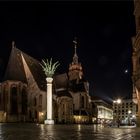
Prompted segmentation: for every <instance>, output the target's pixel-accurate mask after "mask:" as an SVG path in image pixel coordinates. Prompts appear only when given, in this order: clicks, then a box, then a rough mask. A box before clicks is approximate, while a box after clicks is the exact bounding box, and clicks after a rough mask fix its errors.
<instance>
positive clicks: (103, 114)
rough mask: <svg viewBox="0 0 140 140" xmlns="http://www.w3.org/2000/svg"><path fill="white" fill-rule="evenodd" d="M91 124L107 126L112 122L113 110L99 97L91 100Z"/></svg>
mask: <svg viewBox="0 0 140 140" xmlns="http://www.w3.org/2000/svg"><path fill="white" fill-rule="evenodd" d="M91 104H92V114H93V115H92V116H93V117H92V123H97V124H109V123H110V122H112V120H113V109H112V106H111V105H110V104H108V103H107V102H105V101H104V100H102V99H100V98H99V97H92V98H91Z"/></svg>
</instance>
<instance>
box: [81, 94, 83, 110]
mask: <svg viewBox="0 0 140 140" xmlns="http://www.w3.org/2000/svg"><path fill="white" fill-rule="evenodd" d="M81 107H82V108H84V96H82V97H81Z"/></svg>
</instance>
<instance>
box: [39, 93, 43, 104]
mask: <svg viewBox="0 0 140 140" xmlns="http://www.w3.org/2000/svg"><path fill="white" fill-rule="evenodd" d="M39 106H42V95H39Z"/></svg>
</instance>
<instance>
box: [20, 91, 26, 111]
mask: <svg viewBox="0 0 140 140" xmlns="http://www.w3.org/2000/svg"><path fill="white" fill-rule="evenodd" d="M21 96H22V101H21V102H22V114H26V112H27V93H26V90H25V89H22V95H21Z"/></svg>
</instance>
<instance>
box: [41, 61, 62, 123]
mask: <svg viewBox="0 0 140 140" xmlns="http://www.w3.org/2000/svg"><path fill="white" fill-rule="evenodd" d="M40 65H41V66H42V68H43V71H44V72H45V75H46V76H47V78H46V81H47V96H46V97H47V119H46V120H45V121H44V123H45V124H54V120H53V118H52V81H53V75H54V72H55V71H56V68H57V67H58V66H59V65H60V64H59V63H58V61H57V62H55V63H54V64H53V63H52V59H51V60H50V61H48V59H47V60H46V61H45V60H42V63H41V64H40Z"/></svg>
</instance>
